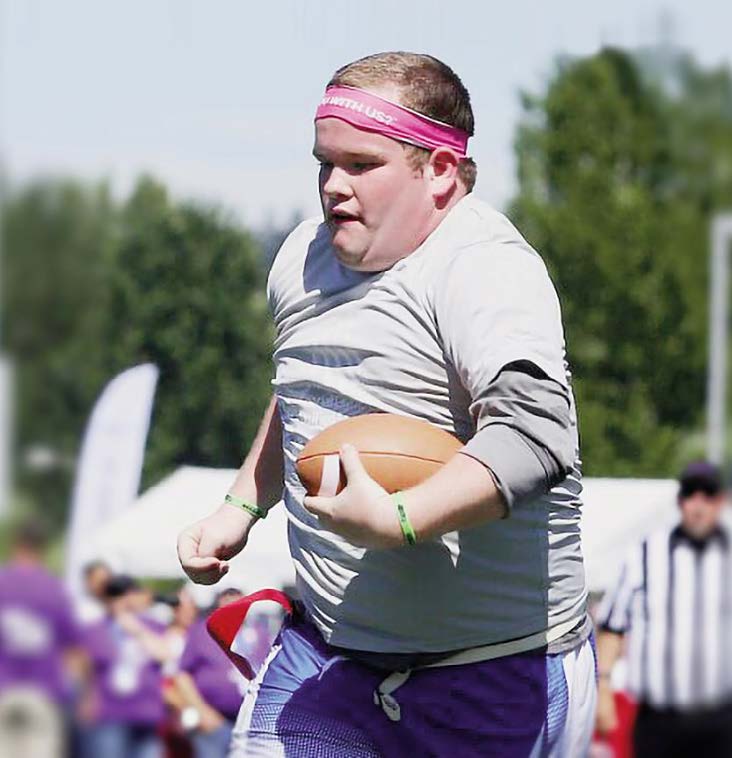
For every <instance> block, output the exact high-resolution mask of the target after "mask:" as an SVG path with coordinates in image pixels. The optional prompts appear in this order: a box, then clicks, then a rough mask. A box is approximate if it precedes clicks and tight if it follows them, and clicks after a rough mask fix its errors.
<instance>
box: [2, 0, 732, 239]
mask: <svg viewBox="0 0 732 758" xmlns="http://www.w3.org/2000/svg"><path fill="white" fill-rule="evenodd" d="M0 14H1V15H0V22H1V24H2V26H1V28H0V107H1V108H2V121H1V122H0V149H1V150H2V156H1V157H2V161H3V163H4V167H5V170H6V172H7V173H8V174H9V176H10V179H11V181H13V182H16V183H17V182H21V181H24V180H26V179H27V178H29V177H31V176H34V175H37V174H41V173H43V174H49V173H52V174H72V175H75V176H80V177H84V178H102V177H107V178H109V180H110V181H111V182H112V186H113V187H114V189H115V191H117V192H119V193H125V192H127V191H128V190H129V188H130V186H131V184H132V182H133V181H134V178H135V177H136V176H137V175H138V174H139V173H140V172H142V171H149V172H152V173H153V174H155V175H157V176H158V177H160V178H161V179H163V180H164V181H165V182H166V183H167V184H168V185H169V186H170V187H171V188H172V190H173V191H174V192H175V194H176V195H178V196H181V197H196V198H200V199H203V200H206V201H213V202H216V203H220V204H222V205H224V206H226V207H228V208H231V209H233V210H234V211H235V212H236V213H237V214H238V215H239V216H240V217H241V218H242V219H243V220H244V221H245V222H250V223H252V224H261V223H262V222H263V221H264V220H265V219H268V218H273V219H275V220H284V219H286V218H288V217H289V215H290V214H291V213H292V211H293V210H294V209H296V208H299V209H301V210H302V211H304V212H305V213H308V214H309V213H314V212H316V211H317V208H318V203H317V195H316V191H315V163H314V160H313V159H312V157H311V156H310V150H311V146H312V115H313V110H314V107H315V104H316V102H317V100H318V97H319V95H320V94H321V92H322V89H323V85H324V83H325V82H326V81H327V79H328V78H329V76H330V74H331V73H332V72H333V71H334V70H335V69H336V68H337V67H338V66H340V65H341V64H343V63H345V62H347V61H350V60H353V59H355V58H358V57H360V56H362V55H366V54H368V53H371V52H376V51H379V50H388V49H406V50H414V51H418V52H429V53H431V54H432V55H436V56H437V57H439V58H442V59H443V60H444V61H445V62H446V63H448V64H449V65H450V66H452V67H453V68H454V69H455V71H456V72H457V73H458V74H459V75H460V76H461V77H462V79H463V81H464V82H465V84H466V85H467V87H468V89H469V90H470V92H471V96H472V100H473V106H474V110H475V114H476V127H477V129H476V137H475V138H474V139H473V140H472V141H471V153H472V155H473V156H474V157H475V158H476V160H477V162H478V166H479V179H478V186H477V192H478V194H480V195H481V196H482V197H483V198H485V199H487V200H489V201H490V202H492V203H494V204H496V205H498V206H499V207H500V206H501V205H502V204H503V203H505V201H506V200H507V199H508V198H509V197H510V195H511V193H512V191H513V189H514V186H515V185H514V161H513V153H512V139H513V134H514V129H515V126H516V123H517V120H518V117H519V114H520V109H519V101H518V91H519V89H521V88H524V89H529V90H532V91H536V90H538V89H540V88H541V87H542V84H543V83H544V82H545V81H546V79H547V77H548V76H549V74H550V73H551V71H552V66H553V61H554V59H555V57H556V55H557V54H560V53H561V54H572V55H581V54H587V53H592V52H594V51H595V50H597V48H598V47H599V46H600V45H602V44H603V43H610V44H616V45H621V46H627V47H635V46H638V45H642V44H648V43H652V42H656V41H658V40H659V39H660V37H661V34H662V30H663V29H665V30H666V31H665V33H666V34H671V36H672V38H673V40H674V41H675V42H676V43H677V44H679V45H680V46H682V47H685V48H687V49H689V50H690V51H691V52H693V53H694V54H695V56H696V57H697V58H698V59H699V60H701V61H702V62H704V63H706V64H710V65H713V64H719V63H722V62H727V63H729V64H732V42H731V41H730V30H732V3H730V2H728V0H725V1H724V2H723V1H722V0H717V1H716V2H712V1H711V0H695V2H693V3H690V2H688V1H687V0H674V1H673V2H665V3H659V2H643V1H642V0H614V1H613V2H603V3H588V2H586V0H584V1H581V0H566V1H564V2H563V1H562V0H555V1H554V2H552V3H537V2H527V1H526V0H514V1H513V2H501V3H494V2H479V0H474V1H473V2H467V1H464V0H452V1H451V2H449V3H448V2H446V1H444V2H437V1H436V0H420V2H413V0H403V1H402V2H398V1H396V0H392V1H391V2H388V1H387V0H375V1H374V2H368V3H355V2H348V1H347V0H341V2H340V3H332V2H330V3H326V2H321V1H320V0H281V1H278V0H271V2H261V1H260V2H256V3H253V2H246V0H239V1H238V2H232V1H228V0H216V1H213V0H211V1H209V2H203V0H200V1H199V2H193V0H175V1H173V0H170V1H165V0H154V1H150V0H126V1H125V2H122V1H120V2H111V1H110V2H99V0H89V1H87V0H64V2H58V1H54V0H16V1H13V0H4V1H3V2H0ZM664 18H665V21H664V20H663V19H664Z"/></svg>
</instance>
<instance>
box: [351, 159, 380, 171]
mask: <svg viewBox="0 0 732 758" xmlns="http://www.w3.org/2000/svg"><path fill="white" fill-rule="evenodd" d="M351 166H352V167H353V170H354V171H368V170H369V169H371V168H374V166H376V164H375V163H361V162H358V161H357V162H356V163H352V164H351Z"/></svg>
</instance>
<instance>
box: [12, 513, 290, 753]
mask: <svg viewBox="0 0 732 758" xmlns="http://www.w3.org/2000/svg"><path fill="white" fill-rule="evenodd" d="M45 548H46V535H45V534H44V532H43V530H42V528H41V527H40V526H39V525H38V524H37V522H36V523H28V524H25V525H21V526H20V527H19V528H18V529H17V530H16V531H15V534H14V535H13V540H12V547H11V555H10V561H9V563H8V564H7V565H6V566H5V567H3V568H2V569H0V758H11V756H12V758H25V757H26V756H28V757H30V756H32V757H33V758H45V756H49V758H50V757H51V756H53V758H57V757H58V756H72V757H73V758H76V757H77V756H78V757H79V758H98V757H99V756H105V758H164V757H165V756H175V758H188V757H190V758H218V757H219V756H225V755H226V754H227V750H228V744H229V739H230V735H231V730H232V727H233V724H234V720H235V718H236V715H237V712H238V710H239V706H240V704H241V701H242V696H243V693H244V690H245V687H246V684H247V680H246V679H245V678H244V677H243V676H242V674H241V673H239V671H238V670H237V669H236V668H235V666H234V665H233V664H232V663H231V662H230V661H229V659H228V658H227V657H226V655H225V654H224V653H223V652H222V651H221V650H220V649H219V647H218V646H217V644H216V643H215V642H214V641H213V639H212V638H211V637H210V636H209V635H208V632H207V630H206V626H205V623H206V618H207V616H208V612H210V611H211V610H213V609H214V608H218V607H222V606H223V605H225V604H227V603H230V602H232V601H235V600H237V599H238V598H239V597H241V593H240V592H239V591H238V590H236V589H232V588H228V589H224V590H222V591H221V592H220V593H219V594H218V595H217V596H216V598H215V602H214V606H213V608H211V609H205V610H201V609H199V608H198V607H197V606H196V604H195V603H194V600H193V596H192V595H191V593H190V591H189V590H188V589H187V588H186V587H183V588H181V589H180V590H179V591H178V592H177V593H175V594H174V595H171V596H156V595H154V593H153V592H152V591H150V590H149V589H148V588H146V587H145V586H143V585H142V584H140V583H139V582H138V581H137V580H136V579H134V578H133V577H131V576H127V575H116V574H113V573H112V571H111V570H110V568H109V567H108V566H107V565H105V564H104V563H102V562H95V563H92V564H90V565H88V566H87V567H86V569H85V587H86V593H87V594H86V598H85V600H84V603H83V604H82V605H81V607H80V608H74V607H72V603H71V600H70V598H69V596H68V595H67V593H66V591H65V587H64V585H63V584H62V582H61V581H60V580H59V579H57V578H56V577H55V576H54V575H53V574H52V573H51V572H50V571H49V570H48V569H47V568H46V567H45V566H44V562H43V555H44V552H45ZM276 625H277V620H276V619H273V618H272V617H271V616H269V615H266V614H261V613H260V614H259V615H253V616H252V619H251V621H249V620H248V621H247V625H246V627H244V628H243V629H242V631H241V632H240V636H239V639H238V640H237V649H238V650H239V651H241V652H242V653H243V654H244V655H245V657H246V658H247V659H248V660H249V662H250V663H251V664H252V666H253V668H254V669H255V670H256V668H257V667H258V666H259V664H260V663H261V661H262V660H263V659H264V657H265V655H266V653H267V651H268V649H269V647H270V645H271V642H272V638H273V630H274V629H275V627H276Z"/></svg>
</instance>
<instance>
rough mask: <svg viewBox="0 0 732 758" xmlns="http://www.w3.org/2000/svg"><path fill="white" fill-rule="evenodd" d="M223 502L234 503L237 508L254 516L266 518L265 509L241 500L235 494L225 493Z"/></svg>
mask: <svg viewBox="0 0 732 758" xmlns="http://www.w3.org/2000/svg"><path fill="white" fill-rule="evenodd" d="M224 502H226V503H229V504H231V505H235V506H237V508H243V509H244V510H245V511H246V512H247V513H251V515H252V516H254V517H255V518H267V511H265V510H262V509H261V508H260V507H259V506H258V505H252V503H247V501H246V500H242V498H240V497H237V496H236V495H232V494H231V493H227V495H226V497H225V498H224Z"/></svg>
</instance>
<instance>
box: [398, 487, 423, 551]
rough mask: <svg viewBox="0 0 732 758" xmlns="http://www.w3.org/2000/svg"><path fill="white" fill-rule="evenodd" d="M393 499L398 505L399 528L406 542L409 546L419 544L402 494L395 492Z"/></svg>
mask: <svg viewBox="0 0 732 758" xmlns="http://www.w3.org/2000/svg"><path fill="white" fill-rule="evenodd" d="M392 498H393V499H394V503H395V504H396V508H397V517H398V518H399V527H400V528H401V530H402V536H403V537H404V541H405V542H406V543H407V544H408V545H414V544H415V543H416V542H417V535H416V534H415V533H414V528H413V527H412V524H411V523H410V521H409V516H407V509H406V508H405V507H404V500H403V499H402V493H401V492H395V493H394V494H393V495H392Z"/></svg>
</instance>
